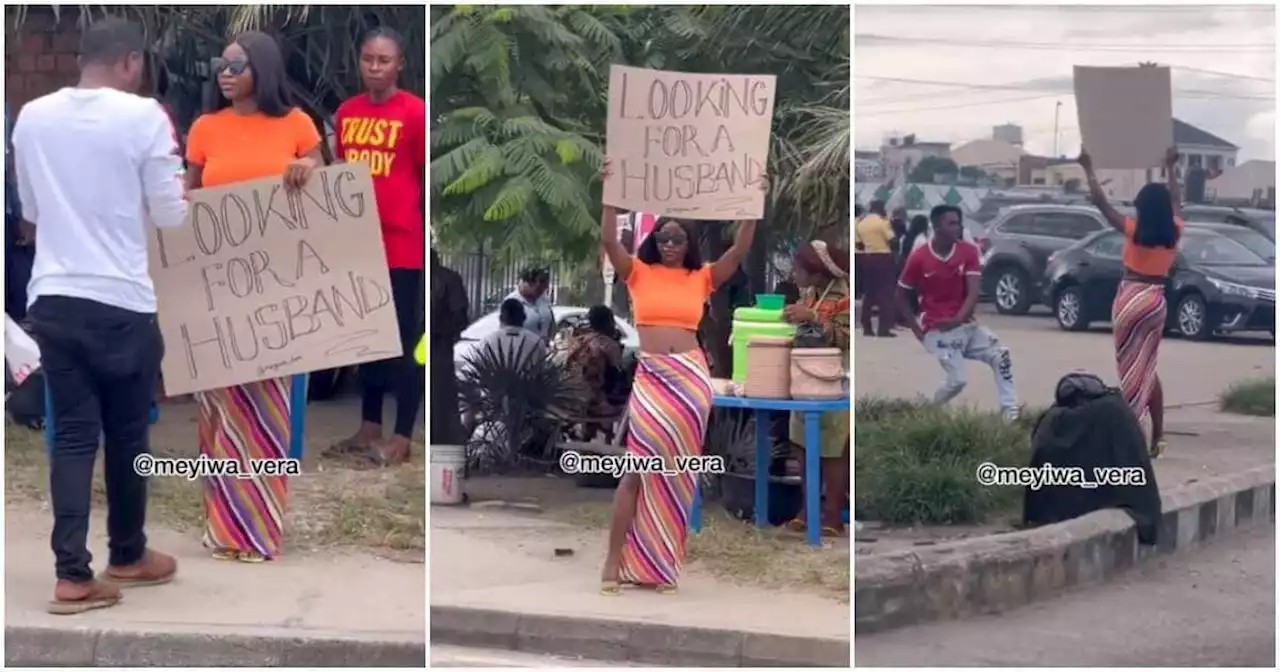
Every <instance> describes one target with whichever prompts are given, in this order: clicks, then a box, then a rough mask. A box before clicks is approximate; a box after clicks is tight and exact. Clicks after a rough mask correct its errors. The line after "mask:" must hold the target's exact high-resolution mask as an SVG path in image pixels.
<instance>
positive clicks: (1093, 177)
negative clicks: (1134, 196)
mask: <svg viewBox="0 0 1280 672" xmlns="http://www.w3.org/2000/svg"><path fill="white" fill-rule="evenodd" d="M1080 167H1081V168H1084V177H1085V181H1086V182H1088V183H1089V201H1090V202H1091V203H1093V205H1094V206H1095V207H1097V208H1098V210H1101V211H1102V216H1103V217H1104V218H1106V220H1107V223H1108V224H1110V225H1111V227H1112V228H1114V229H1115V230H1117V231H1120V232H1121V233H1123V232H1124V215H1122V214H1120V213H1119V212H1117V211H1116V209H1115V208H1113V207H1111V203H1109V202H1107V194H1106V193H1105V192H1103V191H1102V185H1101V184H1098V176H1097V174H1096V173H1094V172H1093V159H1092V158H1090V157H1089V153H1088V152H1086V151H1084V148H1083V147H1081V148H1080Z"/></svg>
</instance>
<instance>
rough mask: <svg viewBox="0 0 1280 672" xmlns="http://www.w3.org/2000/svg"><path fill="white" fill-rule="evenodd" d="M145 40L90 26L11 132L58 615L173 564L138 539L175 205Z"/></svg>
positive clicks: (168, 135) (116, 23) (172, 171)
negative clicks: (165, 250)
mask: <svg viewBox="0 0 1280 672" xmlns="http://www.w3.org/2000/svg"><path fill="white" fill-rule="evenodd" d="M145 49H146V40H145V37H144V35H143V32H142V30H141V28H140V27H138V26H137V25H136V24H133V23H130V22H128V21H124V20H120V19H104V20H101V21H97V22H95V23H93V24H92V25H90V26H89V27H88V28H86V29H85V32H84V35H83V37H82V41H81V44H80V82H79V85H78V86H75V87H67V88H64V89H61V90H59V91H56V92H54V93H51V94H49V95H47V96H44V97H42V98H38V99H36V100H33V101H31V102H30V103H27V105H26V106H25V107H23V108H22V111H21V112H20V113H19V114H18V120H17V122H16V123H15V125H14V130H13V149H14V168H15V172H16V173H17V179H18V190H19V195H20V196H21V200H22V219H23V222H22V225H23V226H24V227H26V228H27V229H28V230H30V228H31V227H34V232H35V247H36V254H35V264H34V267H33V269H32V273H31V283H30V285H29V289H28V295H29V296H28V301H29V302H30V308H29V310H28V312H27V316H28V319H29V321H30V324H31V329H32V335H33V336H34V337H35V340H36V343H37V344H38V345H39V346H40V357H41V365H42V367H43V369H44V375H45V383H46V385H47V386H48V389H49V395H50V399H51V401H52V406H53V408H52V418H50V421H51V422H52V423H53V436H54V439H53V446H52V450H51V454H50V473H49V489H50V492H51V499H52V501H53V520H54V522H53V534H52V538H51V543H52V546H53V552H54V558H55V568H56V574H57V578H58V581H57V585H56V586H55V587H54V593H53V600H52V601H51V602H50V603H49V607H48V609H49V611H50V612H51V613H55V614H75V613H82V612H84V611H88V610H90V609H96V608H100V607H109V606H112V605H114V604H116V603H117V602H119V601H120V586H122V585H153V584H157V583H164V582H167V581H169V580H170V579H172V578H173V575H174V573H175V572H176V571H177V562H176V561H175V560H174V559H173V558H172V557H171V556H168V555H165V554H163V553H158V552H156V551H153V550H150V549H148V548H147V536H146V534H145V532H144V531H143V525H144V521H145V520H146V511H147V483H146V479H145V478H144V477H143V476H140V475H139V474H138V473H137V472H136V471H135V468H134V460H135V458H137V457H138V456H139V455H141V454H143V453H147V452H149V448H148V445H147V431H148V415H149V411H150V407H151V403H152V401H153V398H154V395H155V390H156V383H157V381H158V378H159V374H160V359H161V356H162V355H163V353H164V342H163V341H162V340H161V336H160V327H159V324H158V322H157V321H156V294H155V288H154V287H153V286H152V284H151V276H150V275H149V274H148V273H147V239H148V236H150V235H152V234H151V229H152V227H153V226H155V227H160V228H173V227H178V226H181V225H182V223H183V221H184V220H185V218H186V215H187V204H186V201H185V193H184V190H183V186H182V163H181V160H180V158H179V155H178V144H177V141H176V137H175V136H176V134H175V132H174V129H173V125H172V123H171V122H170V120H169V117H168V115H167V114H165V112H164V110H163V109H162V108H161V107H160V104H159V103H158V102H156V101H154V100H151V99H149V98H143V97H141V96H138V95H136V92H137V90H138V87H139V86H140V84H141V81H142V69H143V52H144V51H145ZM100 438H101V439H102V440H103V445H104V448H103V459H104V467H105V468H104V472H105V476H106V482H107V507H108V515H107V534H108V538H109V540H108V548H109V549H110V557H109V559H108V564H107V569H106V571H105V572H104V573H103V574H102V578H101V580H99V579H95V578H94V575H93V572H92V570H91V569H90V567H89V564H90V562H91V561H92V559H93V556H92V555H90V553H89V551H88V548H87V546H86V544H87V541H88V533H89V507H90V501H91V498H92V494H93V463H94V459H95V458H96V456H97V452H98V443H99V439H100Z"/></svg>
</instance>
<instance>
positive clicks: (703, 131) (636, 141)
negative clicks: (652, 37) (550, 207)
mask: <svg viewBox="0 0 1280 672" xmlns="http://www.w3.org/2000/svg"><path fill="white" fill-rule="evenodd" d="M776 89H777V87H776V83H775V77H774V76H773V75H723V74H694V73H686V72H669V71H664V70H645V69H643V68H632V67H627V66H622V65H615V66H612V67H611V68H610V69H609V127H608V132H607V133H608V136H607V151H608V154H609V157H610V159H611V160H612V166H611V168H612V171H613V174H612V176H611V177H610V178H609V179H608V180H607V181H605V184H604V202H605V203H607V204H609V205H613V206H616V207H620V208H625V209H627V210H642V211H645V212H650V213H656V214H659V215H667V216H670V217H679V218H682V219H724V220H736V219H759V218H760V217H762V216H763V215H764V192H762V191H760V187H759V179H760V177H761V176H763V175H765V167H766V165H767V164H768V158H769V134H770V131H771V128H772V123H773V97H774V93H775V91H776Z"/></svg>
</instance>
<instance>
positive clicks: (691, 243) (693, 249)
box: [636, 217, 702, 271]
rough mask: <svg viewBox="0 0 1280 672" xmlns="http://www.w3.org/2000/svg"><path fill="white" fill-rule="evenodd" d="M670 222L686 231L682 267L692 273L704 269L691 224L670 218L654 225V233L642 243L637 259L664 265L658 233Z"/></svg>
mask: <svg viewBox="0 0 1280 672" xmlns="http://www.w3.org/2000/svg"><path fill="white" fill-rule="evenodd" d="M670 222H675V223H676V224H678V225H679V226H680V228H681V229H683V230H684V237H685V248H684V259H683V260H682V261H681V262H680V265H681V266H683V267H684V268H685V269H687V270H690V271H696V270H698V269H700V268H702V250H700V249H699V248H698V238H697V236H695V235H694V234H693V230H692V229H691V228H690V227H689V223H688V222H686V221H684V220H680V219H671V218H670V217H661V218H659V219H658V221H657V222H655V223H654V225H653V233H651V234H649V235H648V236H646V237H645V239H644V242H643V243H640V249H638V250H636V259H639V260H640V261H641V262H642V263H645V264H660V263H662V252H661V251H660V250H659V249H658V232H659V231H661V230H662V227H664V226H666V225H667V224H668V223H670Z"/></svg>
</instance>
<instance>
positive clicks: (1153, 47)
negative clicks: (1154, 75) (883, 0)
mask: <svg viewBox="0 0 1280 672" xmlns="http://www.w3.org/2000/svg"><path fill="white" fill-rule="evenodd" d="M859 42H862V44H859ZM898 43H902V44H935V45H936V44H937V43H938V40H937V39H936V38H923V37H896V36H889V35H876V34H872V33H860V34H858V35H855V36H854V46H855V47H880V46H892V45H893V44H898ZM947 47H948V48H949V49H956V48H964V47H977V48H983V49H1029V50H1033V51H1080V52H1091V51H1093V52H1121V53H1123V52H1130V53H1133V52H1148V51H1166V52H1173V53H1188V54H1191V53H1215V52H1217V53H1232V52H1235V53H1259V52H1265V51H1274V50H1275V48H1276V45H1275V44H1274V43H1272V44H1096V43H1065V42H990V41H982V40H962V41H953V42H950V43H948V45H947Z"/></svg>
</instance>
